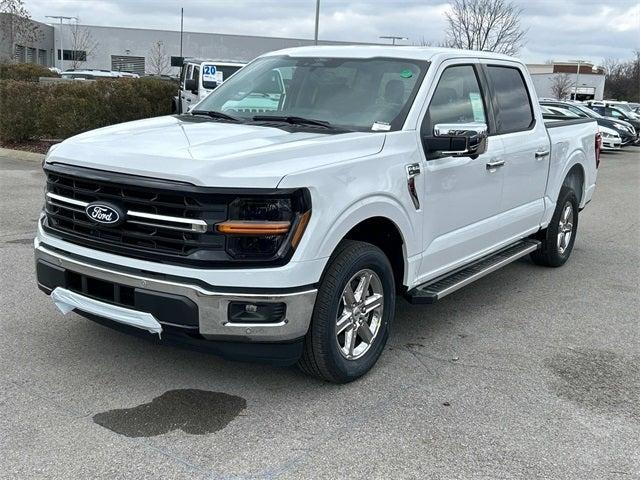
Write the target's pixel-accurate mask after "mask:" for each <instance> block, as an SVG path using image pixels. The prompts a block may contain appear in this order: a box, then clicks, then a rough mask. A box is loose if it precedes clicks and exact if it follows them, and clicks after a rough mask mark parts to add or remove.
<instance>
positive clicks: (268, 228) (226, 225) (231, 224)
mask: <svg viewBox="0 0 640 480" xmlns="http://www.w3.org/2000/svg"><path fill="white" fill-rule="evenodd" d="M289 227H291V222H266V221H265V222H260V221H242V220H227V221H226V222H222V223H218V224H217V225H216V229H217V230H218V232H220V233H224V234H225V235H254V236H262V235H265V236H266V235H282V234H284V233H287V232H288V231H289Z"/></svg>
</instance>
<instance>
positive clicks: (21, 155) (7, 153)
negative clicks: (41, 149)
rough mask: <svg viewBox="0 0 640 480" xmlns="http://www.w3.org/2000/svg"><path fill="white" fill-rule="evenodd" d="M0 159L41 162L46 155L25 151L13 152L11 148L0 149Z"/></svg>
mask: <svg viewBox="0 0 640 480" xmlns="http://www.w3.org/2000/svg"><path fill="white" fill-rule="evenodd" d="M0 158H11V159H16V160H28V161H31V162H40V163H42V160H43V159H44V154H42V153H35V152H25V151H23V150H12V149H10V148H2V147H0Z"/></svg>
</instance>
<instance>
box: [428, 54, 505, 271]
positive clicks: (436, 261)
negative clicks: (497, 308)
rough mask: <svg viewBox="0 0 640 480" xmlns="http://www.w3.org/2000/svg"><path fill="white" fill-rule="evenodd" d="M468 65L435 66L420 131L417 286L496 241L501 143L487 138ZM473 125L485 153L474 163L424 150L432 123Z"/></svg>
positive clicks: (483, 106) (482, 101)
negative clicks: (481, 131)
mask: <svg viewBox="0 0 640 480" xmlns="http://www.w3.org/2000/svg"><path fill="white" fill-rule="evenodd" d="M477 67H478V66H477V65H476V64H473V63H469V64H465V65H460V64H449V66H447V64H446V63H445V64H444V65H443V66H441V69H442V70H441V73H440V77H439V81H438V83H437V86H436V88H435V90H434V93H433V95H432V97H431V100H430V103H429V106H428V108H427V111H426V113H425V115H424V118H423V122H422V127H421V139H422V142H421V143H422V146H423V153H424V163H423V165H424V172H423V174H424V184H425V192H424V198H423V201H422V204H423V207H422V208H423V211H424V213H423V218H424V221H423V242H424V243H423V244H424V251H423V258H422V263H421V267H420V271H421V274H420V276H419V277H420V280H419V281H420V283H421V282H424V281H427V280H430V279H432V278H435V277H437V276H439V275H442V274H444V273H446V272H448V271H450V270H453V269H455V268H457V267H459V266H461V265H463V264H465V263H468V262H469V261H471V260H473V259H474V258H475V257H478V256H481V255H484V254H486V253H488V252H489V251H490V250H492V249H493V247H494V246H495V245H496V244H498V243H499V242H500V240H501V239H500V238H498V234H497V232H498V231H499V228H498V222H499V217H500V215H499V213H500V200H501V195H502V187H503V181H504V176H503V175H504V174H503V171H502V169H501V165H500V162H501V161H503V153H504V152H503V147H502V141H501V140H500V139H499V138H498V137H495V136H491V134H492V129H493V120H492V116H491V112H490V110H489V108H488V105H489V102H488V101H487V99H486V98H485V95H484V91H483V88H482V83H481V81H480V76H479V71H478V68H477ZM469 122H475V123H477V122H479V123H484V124H487V125H488V127H489V135H490V136H489V138H488V139H487V149H486V151H485V153H482V154H480V155H479V156H477V157H476V158H471V157H469V156H447V155H446V154H441V153H437V152H433V151H431V150H430V147H429V144H428V140H425V138H429V137H430V136H433V133H434V128H435V126H436V125H438V124H464V123H469Z"/></svg>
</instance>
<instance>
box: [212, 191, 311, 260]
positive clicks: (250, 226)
mask: <svg viewBox="0 0 640 480" xmlns="http://www.w3.org/2000/svg"><path fill="white" fill-rule="evenodd" d="M310 216H311V201H310V196H309V193H308V191H307V190H297V191H295V192H293V194H290V195H288V196H283V197H248V198H237V199H235V200H234V201H233V202H231V203H230V204H229V207H228V215H227V220H226V221H224V222H221V223H218V224H217V225H216V230H217V231H218V232H219V233H222V234H224V235H225V236H227V239H226V250H227V253H228V254H229V255H230V256H231V257H233V258H235V259H238V260H277V259H283V258H286V257H287V256H288V255H289V254H290V253H292V251H293V249H295V248H296V247H297V246H298V243H299V242H300V239H301V237H302V234H303V233H304V230H305V228H306V226H307V224H308V222H309V218H310Z"/></svg>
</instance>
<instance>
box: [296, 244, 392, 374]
mask: <svg viewBox="0 0 640 480" xmlns="http://www.w3.org/2000/svg"><path fill="white" fill-rule="evenodd" d="M366 278H369V282H368V284H367V285H368V286H367V290H366V295H364V296H363V295H362V294H359V288H358V287H360V288H362V287H363V286H364V284H365V283H366V282H364V283H361V282H363V279H366ZM347 284H349V286H350V287H351V291H352V292H353V294H352V295H351V294H350V293H349V291H348V290H347ZM343 294H344V296H343ZM378 295H382V297H378ZM395 295H396V294H395V284H394V277H393V269H392V268H391V264H390V263H389V259H388V258H387V257H386V255H385V254H384V253H383V252H382V250H380V249H379V248H378V247H376V246H374V245H371V244H369V243H365V242H359V241H354V240H345V241H343V242H342V243H341V244H340V245H338V247H337V248H336V251H335V252H334V254H333V255H332V257H331V259H330V260H329V263H328V265H327V267H326V269H325V272H324V274H323V276H322V279H321V281H320V288H319V289H318V296H317V298H316V304H315V307H314V310H313V316H312V319H311V325H310V327H309V331H308V332H307V335H306V337H305V340H304V350H303V353H302V356H301V358H300V360H299V361H298V366H299V367H300V369H301V370H302V371H304V372H305V373H307V374H309V375H312V376H315V377H318V378H321V379H323V380H326V381H329V382H333V383H347V382H351V381H353V380H355V379H357V378H359V377H361V376H362V375H364V374H365V373H367V372H368V371H369V370H370V369H371V367H373V365H374V364H375V363H376V361H377V360H378V358H379V357H380V355H381V353H382V350H383V349H384V346H385V344H386V343H387V338H388V337H389V330H390V327H391V322H392V320H393V316H394V310H395V301H396V297H395ZM363 302H364V303H363ZM376 305H379V306H378V307H376V308H373V307H375V306H376ZM368 310H370V311H369V312H368V313H367V311H368ZM339 316H340V326H339V325H338V320H339ZM345 325H346V327H345ZM365 326H366V327H365ZM365 328H366V330H365ZM342 329H344V330H342ZM341 330H342V331H341ZM339 331H341V332H340V333H339ZM367 331H368V332H369V333H368V334H367V335H363V334H365V333H366V332H367ZM354 332H357V333H356V335H355V338H354ZM368 335H371V337H370V338H369V342H367V341H365V340H364V337H365V336H368ZM352 339H353V341H351V340H352Z"/></svg>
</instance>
